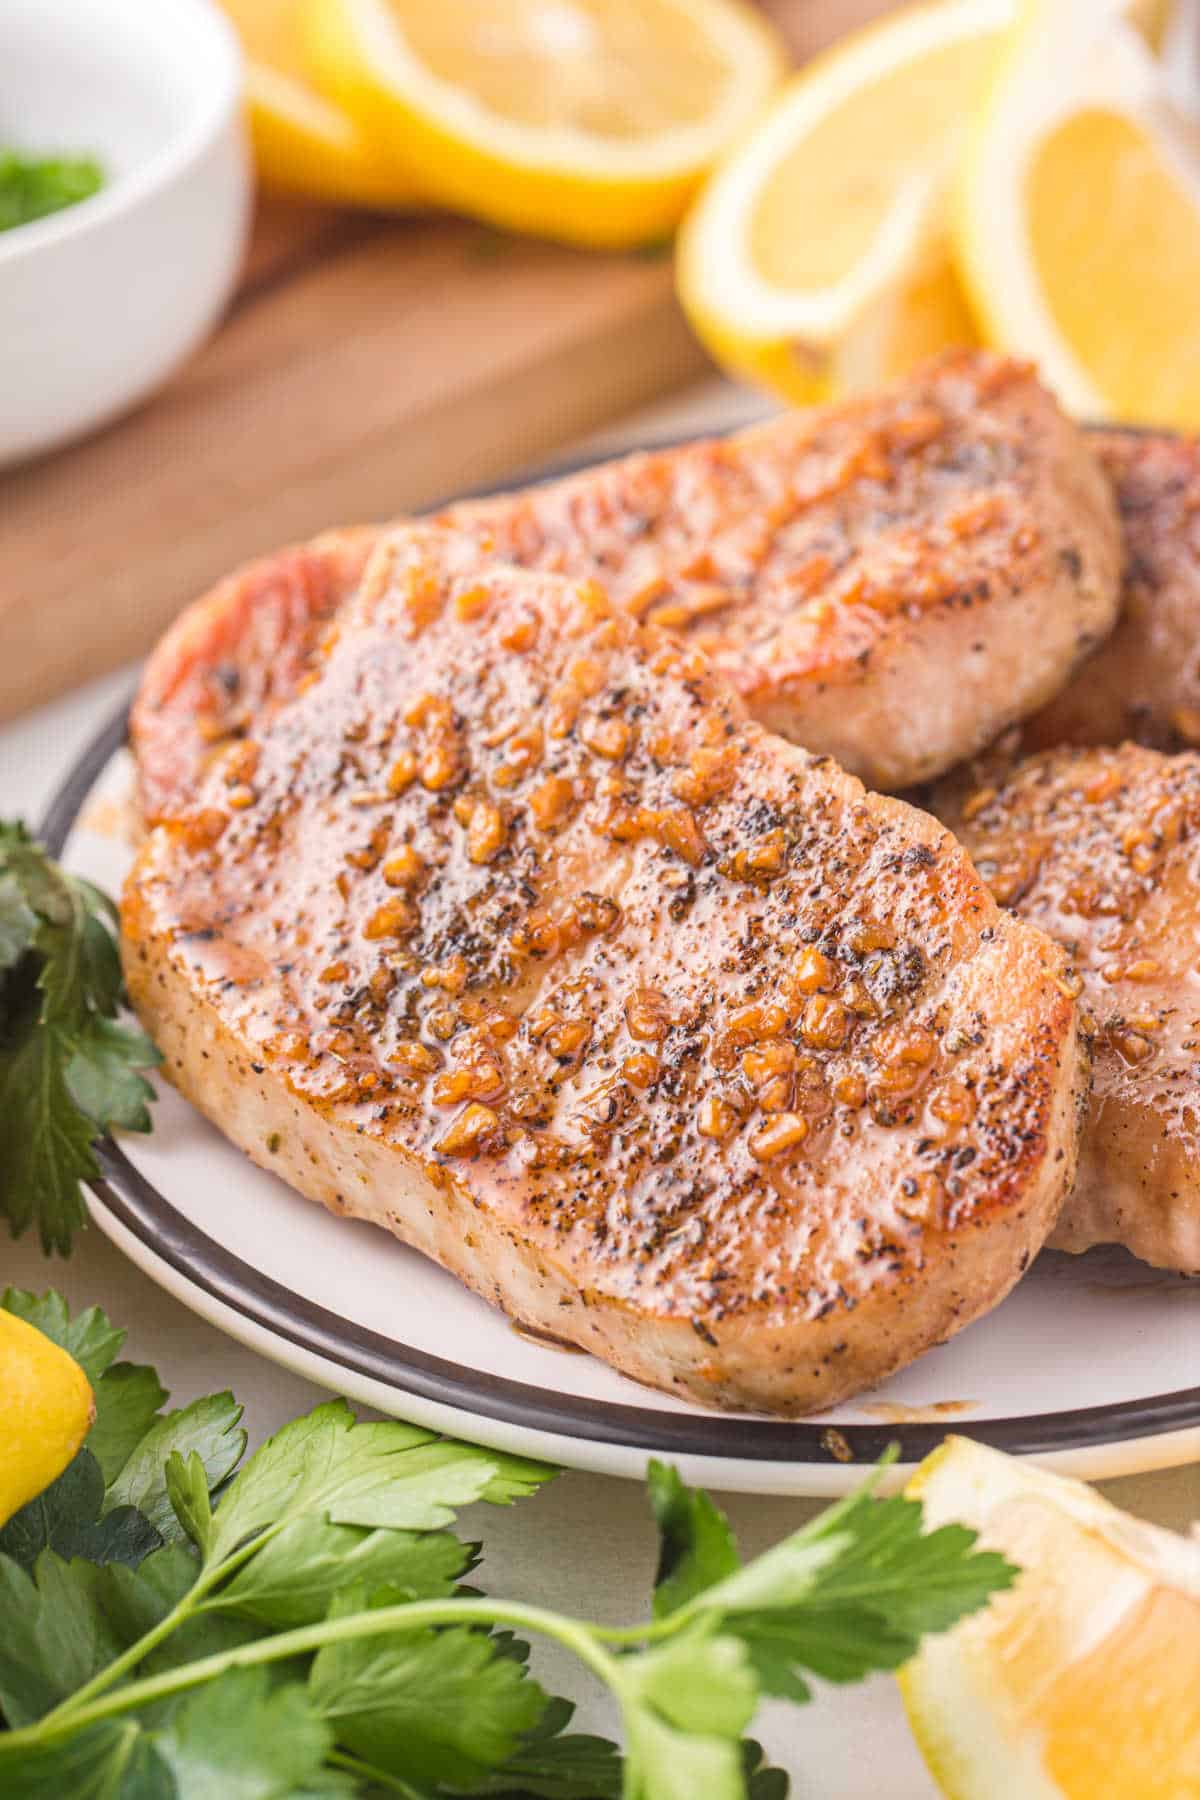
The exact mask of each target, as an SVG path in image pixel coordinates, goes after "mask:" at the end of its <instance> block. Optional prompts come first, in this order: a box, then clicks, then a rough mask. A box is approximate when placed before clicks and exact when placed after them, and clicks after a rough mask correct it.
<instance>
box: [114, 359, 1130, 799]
mask: <svg viewBox="0 0 1200 1800" xmlns="http://www.w3.org/2000/svg"><path fill="white" fill-rule="evenodd" d="M441 522H442V523H446V524H449V525H452V526H454V527H455V528H457V529H463V530H468V531H469V532H470V533H471V535H472V536H474V537H476V538H478V540H479V542H480V547H481V550H482V551H483V553H484V554H485V555H486V556H488V557H491V558H497V557H498V558H501V559H503V560H506V561H508V562H512V563H518V564H521V565H523V566H527V567H534V568H539V569H544V570H553V571H556V572H565V573H567V574H569V575H572V576H579V577H584V578H588V577H590V578H593V579H595V580H597V581H599V582H601V583H602V584H603V586H604V587H605V589H606V591H607V592H608V593H609V594H610V595H611V597H612V598H613V599H614V600H616V601H617V603H618V604H619V605H621V606H623V607H624V608H625V609H626V610H628V611H630V612H631V613H633V614H634V615H635V616H636V617H638V618H641V619H644V620H647V621H649V622H651V623H653V624H657V625H660V626H662V627H664V628H666V629H668V630H670V631H671V632H672V633H673V634H674V635H676V636H678V637H680V638H682V639H683V640H684V641H686V642H688V643H690V644H695V645H699V646H700V647H702V648H703V649H704V650H705V651H706V652H707V654H708V655H709V657H710V658H711V660H712V662H713V663H714V664H715V666H716V667H717V669H718V670H719V671H720V673H721V674H722V675H723V676H724V677H725V678H726V680H727V681H729V682H730V683H731V684H732V685H733V686H734V687H735V688H737V690H738V691H739V692H740V693H741V694H742V696H743V698H744V699H745V701H746V703H747V705H748V706H749V708H750V711H751V712H752V713H753V714H754V715H755V716H756V717H757V718H758V719H760V720H761V722H762V723H763V724H765V725H768V726H769V727H770V728H771V729H772V730H774V731H779V732H781V733H782V734H783V735H784V736H785V737H788V738H791V739H792V740H793V741H794V742H797V743H803V744H805V745H806V746H807V747H808V748H809V749H811V750H813V751H816V752H820V753H824V754H828V755H832V756H835V757H837V758H838V760H839V761H840V762H842V763H843V764H844V765H845V766H846V767H847V768H849V769H850V770H851V771H852V772H853V773H855V774H858V775H860V776H861V777H862V778H863V779H864V780H865V781H867V782H869V783H871V784H872V785H873V786H877V787H884V788H891V787H902V786H904V785H906V784H907V783H910V782H915V781H920V780H924V779H927V778H929V777H931V776H933V775H936V774H939V773H940V772H941V771H943V770H945V769H947V768H949V767H950V765H951V764H952V763H954V762H956V761H957V760H958V759H959V758H961V757H964V756H968V755H971V754H973V753H974V752H975V751H976V750H979V749H982V747H983V746H984V745H985V744H987V743H989V742H990V741H991V739H992V738H994V737H995V736H996V735H997V733H998V732H1000V731H1001V730H1003V729H1004V728H1005V727H1006V726H1008V725H1010V724H1011V723H1012V722H1013V721H1014V720H1018V719H1022V718H1024V717H1025V716H1026V715H1027V714H1028V713H1030V712H1032V711H1033V710H1034V709H1035V708H1036V707H1038V706H1040V705H1042V704H1043V702H1044V701H1046V700H1047V699H1049V697H1050V696H1051V695H1052V694H1053V693H1054V692H1055V691H1056V690H1057V689H1058V688H1059V687H1061V685H1062V683H1063V682H1064V681H1065V680H1066V679H1067V677H1068V675H1069V674H1070V672H1071V670H1072V669H1073V668H1074V667H1075V666H1076V664H1077V663H1078V662H1079V661H1080V660H1081V659H1082V658H1083V657H1085V656H1087V655H1088V654H1089V652H1090V651H1092V650H1093V649H1094V648H1095V647H1096V645H1097V644H1098V643H1100V641H1101V640H1102V639H1103V638H1104V636H1105V634H1106V633H1107V632H1108V631H1109V630H1110V629H1111V626H1112V624H1113V621H1114V619H1115V617H1116V607H1117V576H1118V567H1119V548H1118V534H1117V523H1116V514H1115V510H1114V507H1113V503H1112V498H1111V495H1110V493H1109V491H1108V488H1107V485H1106V484H1105V482H1104V480H1103V478H1102V476H1101V474H1100V472H1099V469H1098V467H1097V465H1096V463H1095V460H1094V458H1093V456H1092V454H1091V452H1090V451H1089V449H1088V448H1087V445H1086V443H1085V441H1084V439H1083V437H1082V436H1081V434H1080V433H1079V432H1078V431H1077V430H1076V428H1075V427H1074V426H1073V425H1071V424H1069V423H1068V421H1067V420H1066V419H1065V418H1064V417H1063V415H1062V414H1061V413H1060V412H1059V410H1058V408H1057V407H1056V406H1055V404H1054V402H1053V401H1052V400H1051V398H1050V397H1049V395H1048V394H1047V393H1046V392H1045V390H1044V389H1043V388H1041V387H1040V386H1039V385H1038V383H1037V381H1036V380H1035V379H1034V377H1033V376H1032V374H1030V372H1029V371H1028V369H1027V368H1026V367H1025V366H1024V365H1023V364H1019V363H1014V362H1011V361H1008V360H1005V359H1002V358H997V357H989V356H986V355H983V354H981V353H964V352H958V353H955V354H954V355H952V356H949V357H945V358H943V359H942V360H941V361H939V362H937V363H934V364H933V365H932V366H931V367H930V368H928V369H927V370H925V371H924V372H923V373H922V374H920V375H918V376H915V377H912V378H910V379H909V380H908V381H906V382H904V383H901V384H898V385H897V386H895V387H893V388H891V389H890V390H888V391H887V392H886V393H884V394H883V395H881V396H878V397H876V398H872V399H866V400H855V401H853V402H850V403H848V404H846V405H844V406H840V407H833V408H830V409H828V410H826V411H822V412H810V413H791V414H787V415H785V416H783V417H782V418H779V419H775V420H772V421H771V422H770V423H768V424H766V425H760V426H756V427H754V428H753V429H752V430H750V431H745V432H742V433H740V434H738V435H737V436H735V437H731V438H724V439H722V438H717V439H711V440H708V441H706V442H704V443H697V444H688V445H684V446H682V447H680V448H678V449H671V450H664V451H657V452H654V453H647V454H641V455H637V456H632V457H626V458H625V459H623V460H622V461H620V462H613V463H607V464H601V465H600V466H598V467H595V468H592V469H587V470H585V471H583V473H581V474H579V475H572V476H569V477H568V478H566V479H565V480H561V481H555V482H550V483H548V484H547V485H545V486H542V487H536V488H530V489H527V490H526V491H524V492H523V493H518V494H504V495H499V496H497V497H496V498H494V499H490V500H484V501H472V502H468V503H465V504H463V505H461V506H457V507H454V508H452V509H451V510H450V511H449V512H447V513H445V514H443V515H441ZM364 546H365V539H364V537H363V535H362V534H361V533H360V534H352V535H351V537H350V539H349V548H350V554H347V542H346V540H345V538H344V537H343V536H342V535H339V534H331V535H330V536H328V537H326V538H324V539H318V540H317V542H316V543H315V544H314V545H312V546H309V547H308V548H307V549H306V550H301V551H294V550H293V551H288V552H286V553H284V558H283V560H282V562H281V564H280V566H279V571H278V576H277V578H273V577H272V570H271V564H270V560H269V559H267V560H266V561H265V562H263V563H258V564H255V565H253V566H252V568H251V569H250V570H249V571H248V572H247V573H246V574H245V575H244V576H242V577H238V576H234V577H232V578H231V579H230V580H229V581H228V582H226V583H223V584H222V586H221V588H219V589H218V590H217V591H216V593H215V594H214V595H210V596H208V597H206V598H205V599H203V600H201V601H199V602H198V603H197V604H196V605H195V606H194V607H192V608H191V609H190V610H189V611H188V612H187V613H185V614H184V615H183V617H182V619H181V620H180V622H179V623H178V624H177V625H176V626H175V627H174V629H173V630H172V631H170V632H168V634H167V636H166V637H165V638H164V640H163V642H162V644H161V645H160V646H159V649H158V650H157V651H156V653H155V655H154V656H153V657H152V658H151V661H150V664H149V667H148V670H147V674H146V678H145V682H144V684H143V688H142V691H141V693H140V695H139V697H138V700H137V703H136V705H135V708H134V713H133V722H132V730H133V740H134V745H135V749H136V751H137V755H138V762H139V768H140V774H141V785H142V799H143V807H144V810H145V812H146V814H147V816H148V817H150V818H154V817H156V816H157V815H158V813H159V812H160V811H162V810H163V809H164V807H165V805H166V804H167V798H168V796H169V794H170V792H171V790H172V788H173V787H181V788H186V787H187V786H188V785H190V784H191V783H192V782H193V781H194V780H195V777H196V772H197V769H198V768H199V767H201V766H202V765H203V763H204V760H205V759H206V757H207V756H208V755H209V753H210V752H211V747H212V745H213V743H214V742H217V741H219V740H220V739H221V738H222V737H223V736H225V735H228V734H229V733H237V732H240V731H241V730H243V729H245V722H246V719H247V717H248V716H250V714H249V713H248V707H247V701H248V699H249V700H257V701H261V700H262V699H263V698H268V699H271V698H274V699H275V700H282V699H284V698H286V696H287V694H288V692H290V691H291V688H292V687H293V686H294V684H295V681H296V679H298V677H299V675H300V673H302V671H303V668H304V666H305V664H306V659H307V657H308V655H309V653H310V652H311V649H312V647H313V645H314V644H315V642H317V641H318V640H319V638H320V635H321V627H322V625H323V624H324V622H325V621H326V620H327V619H328V618H329V617H330V616H331V615H332V614H333V613H334V612H335V611H336V610H337V607H338V606H339V605H340V604H341V603H342V602H343V600H344V599H345V598H346V596H347V594H348V592H349V591H351V590H352V587H353V584H354V581H355V579H356V578H357V572H358V571H357V559H358V558H360V557H361V555H362V554H363V552H364ZM264 621H265V622H264ZM264 661H265V662H269V663H270V664H271V668H270V672H269V674H266V673H264V669H263V667H262V665H263V663H264ZM267 684H269V687H268V685H267Z"/></svg>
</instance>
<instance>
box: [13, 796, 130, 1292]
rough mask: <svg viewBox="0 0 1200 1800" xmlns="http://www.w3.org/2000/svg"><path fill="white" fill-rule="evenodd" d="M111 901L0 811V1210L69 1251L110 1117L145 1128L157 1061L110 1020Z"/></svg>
mask: <svg viewBox="0 0 1200 1800" xmlns="http://www.w3.org/2000/svg"><path fill="white" fill-rule="evenodd" d="M116 918H117V915H116V908H115V907H114V906H113V903H112V901H111V900H109V899H108V897H107V896H106V895H105V894H102V893H101V892H100V890H99V889H98V888H95V887H93V886H92V884H91V883H90V882H88V881H83V880H81V879H80V878H79V877H78V876H75V875H68V874H67V873H66V872H65V871H64V870H62V869H60V868H59V867H58V865H57V863H55V862H54V861H52V859H51V858H50V857H49V856H48V855H47V854H46V852H45V851H44V850H43V849H42V848H41V847H40V845H38V844H36V843H35V842H34V841H33V839H32V838H31V837H30V835H29V833H28V832H27V831H26V830H25V827H24V826H23V825H20V824H4V823H3V822H0V1215H2V1216H3V1217H5V1218H6V1219H7V1220H8V1222H9V1225H10V1227H11V1228H12V1233H13V1236H14V1237H18V1236H19V1235H20V1234H21V1232H23V1231H24V1230H25V1229H26V1227H27V1226H28V1225H30V1224H36V1226H37V1229H38V1233H39V1235H40V1237H41V1240H42V1248H43V1249H44V1250H46V1251H47V1253H49V1252H50V1251H52V1250H57V1251H59V1252H61V1254H62V1255H64V1256H65V1255H66V1254H67V1253H68V1251H69V1250H70V1248H71V1239H72V1237H73V1235H74V1233H75V1231H76V1230H77V1229H78V1228H79V1227H80V1226H81V1225H82V1224H84V1222H85V1220H86V1217H87V1215H86V1212H85V1209H84V1204H83V1196H82V1194H81V1192H80V1186H79V1184H80V1182H81V1181H88V1180H90V1179H92V1178H93V1177H94V1176H96V1175H98V1174H99V1172H100V1171H99V1166H98V1165H97V1162H96V1158H95V1155H94V1153H93V1150H92V1145H93V1143H94V1142H95V1140H96V1139H97V1138H98V1137H100V1136H101V1135H102V1134H103V1133H104V1132H106V1131H108V1130H109V1129H110V1128H111V1127H112V1126H114V1125H119V1126H122V1127H123V1128H124V1129H125V1130H127V1131H149V1129H150V1114H149V1112H148V1111H147V1107H146V1102H147V1101H148V1100H150V1099H152V1098H153V1090H152V1088H151V1087H150V1085H149V1083H148V1082H147V1081H146V1080H145V1079H144V1078H143V1076H142V1074H141V1072H140V1071H142V1070H144V1069H149V1068H152V1067H153V1066H154V1064H155V1063H157V1062H158V1060H159V1057H158V1052H157V1050H156V1049H155V1048H154V1045H153V1044H152V1043H151V1042H150V1040H149V1038H148V1037H146V1036H145V1034H144V1033H143V1032H141V1031H138V1030H136V1029H135V1028H133V1027H130V1026H126V1025H122V1024H119V1023H118V1022H117V1018H116V1015H117V1011H118V1009H119V1007H120V1003H121V992H122V990H121V964H120V959H119V958H118V956H117V946H116V941H115V938H114V935H113V933H114V931H115V928H116Z"/></svg>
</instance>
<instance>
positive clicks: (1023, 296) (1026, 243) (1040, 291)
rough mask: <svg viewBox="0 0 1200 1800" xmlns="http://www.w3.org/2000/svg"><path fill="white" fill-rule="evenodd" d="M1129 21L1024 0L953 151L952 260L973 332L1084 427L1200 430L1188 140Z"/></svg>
mask: <svg viewBox="0 0 1200 1800" xmlns="http://www.w3.org/2000/svg"><path fill="white" fill-rule="evenodd" d="M1129 13H1130V9H1126V8H1123V7H1121V6H1119V5H1117V4H1115V0H1032V3H1029V4H1026V5H1025V6H1024V7H1023V9H1022V16H1021V22H1020V26H1019V28H1018V30H1017V31H1016V32H1015V34H1014V36H1013V39H1012V42H1011V45H1010V47H1009V48H1008V50H1007V52H1006V54H1005V57H1004V59H1003V62H1002V65H1001V68H1000V71H999V73H998V75H997V77H996V81H995V85H994V88H993V90H992V92H991V94H990V97H989V98H988V99H987V100H986V102H985V104H984V106H983V108H982V111H981V113H980V116H979V119H978V121H977V123H976V126H975V127H974V129H973V132H972V134H971V138H970V141H969V145H968V150H967V156H966V161H965V168H964V176H963V181H962V186H961V192H960V196H959V206H958V225H957V236H958V247H959V259H960V265H961V268H962V271H963V276H964V280H965V282H966V285H967V288H968V291H969V294H970V297H971V301H972V305H973V308H974V310H975V312H976V314H977V317H978V319H979V322H980V325H981V327H982V330H983V332H984V334H985V336H986V337H987V338H988V339H989V340H990V341H991V342H992V343H995V344H998V345H1002V346H1006V347H1011V348H1016V349H1019V350H1020V351H1021V352H1022V353H1023V354H1025V355H1028V356H1033V357H1036V358H1037V360H1038V362H1039V364H1040V365H1041V369H1042V373H1043V374H1044V375H1045V377H1046V379H1047V380H1048V381H1049V382H1050V384H1051V385H1052V386H1053V387H1054V388H1055V389H1056V391H1057V393H1058V396H1059V398H1060V399H1061V400H1062V401H1063V402H1064V404H1065V405H1066V406H1067V407H1069V408H1070V409H1071V410H1072V411H1074V412H1076V413H1078V414H1080V415H1082V416H1085V417H1094V418H1098V417H1107V418H1118V419H1130V420H1136V421H1142V422H1145V423H1148V424H1159V425H1173V426H1182V427H1196V426H1198V425H1200V306H1198V305H1197V300H1196V296H1197V294H1198V293H1200V136H1198V134H1197V129H1196V126H1195V125H1194V124H1193V123H1191V122H1189V121H1188V120H1186V119H1184V118H1183V117H1182V116H1181V115H1180V114H1178V113H1177V112H1176V111H1175V109H1174V108H1173V106H1172V103H1171V100H1170V97H1169V93H1168V89H1167V82H1166V77H1165V75H1164V71H1163V69H1162V66H1161V65H1160V63H1159V62H1158V61H1157V59H1156V58H1155V56H1154V54H1153V52H1152V50H1151V48H1150V46H1149V44H1148V43H1147V40H1146V37H1145V36H1144V35H1143V34H1142V33H1141V32H1139V31H1138V30H1137V29H1135V27H1134V24H1133V23H1132V22H1131V16H1132V15H1131V14H1130V16H1127V14H1129Z"/></svg>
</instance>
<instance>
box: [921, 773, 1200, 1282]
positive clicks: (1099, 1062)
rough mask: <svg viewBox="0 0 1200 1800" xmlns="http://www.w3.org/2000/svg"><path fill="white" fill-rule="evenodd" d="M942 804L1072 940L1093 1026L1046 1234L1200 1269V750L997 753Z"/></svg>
mask: <svg viewBox="0 0 1200 1800" xmlns="http://www.w3.org/2000/svg"><path fill="white" fill-rule="evenodd" d="M980 783H982V785H980ZM935 804H936V809H937V812H938V814H939V816H940V817H941V818H942V819H943V820H944V821H945V823H946V824H947V825H949V826H950V827H951V828H952V829H953V830H954V831H955V833H956V834H957V835H958V837H959V839H960V840H961V842H962V843H963V844H964V845H965V846H966V847H967V849H968V850H969V851H970V852H971V855H972V856H973V857H974V859H975V866H976V868H977V869H978V870H979V873H980V874H981V875H982V876H983V878H984V880H985V881H986V882H987V884H988V886H989V887H990V888H991V890H992V893H993V894H994V896H995V897H996V899H997V900H998V901H1000V902H1001V904H1002V905H1004V906H1010V907H1013V908H1014V909H1015V910H1016V912H1017V913H1018V914H1019V915H1020V916H1021V917H1022V918H1023V919H1027V920H1029V921H1030V922H1031V923H1033V924H1035V925H1038V926H1040V927H1041V928H1042V929H1043V930H1044V931H1047V932H1049V933H1050V934H1051V935H1052V936H1054V937H1056V938H1057V939H1059V940H1060V942H1062V943H1063V944H1064V945H1065V946H1066V948H1067V950H1068V951H1069V953H1070V955H1071V957H1072V959H1073V962H1074V966H1075V969H1076V970H1077V972H1078V980H1079V981H1080V983H1081V985H1082V993H1083V1002H1084V1004H1085V1006H1086V1007H1087V1008H1088V1009H1089V1011H1090V1012H1091V1014H1092V1015H1093V1017H1094V1020H1095V1062H1094V1067H1095V1076H1094V1084H1093V1089H1092V1099H1091V1105H1090V1111H1089V1117H1088V1123H1087V1126H1086V1128H1085V1131H1084V1137H1083V1144H1082V1147H1081V1150H1080V1161H1079V1179H1078V1182H1077V1185H1076V1188H1075V1192H1074V1193H1073V1194H1072V1196H1071V1198H1070V1199H1069V1200H1068V1202H1067V1205H1066V1207H1065V1209H1064V1211H1063V1215H1062V1218H1061V1220H1060V1222H1059V1225H1058V1228H1057V1230H1056V1231H1055V1233H1054V1236H1053V1237H1052V1239H1051V1242H1052V1243H1053V1244H1055V1245H1057V1246H1058V1247H1060V1248H1062V1249H1065V1250H1086V1249H1087V1248H1088V1247H1089V1246H1090V1245H1092V1244H1101V1243H1119V1244H1124V1245H1126V1247H1127V1248H1128V1249H1130V1250H1132V1251H1133V1253H1134V1255H1135V1256H1140V1257H1141V1258H1142V1259H1143V1260H1144V1261H1146V1262H1149V1263H1154V1264H1157V1265H1158V1266H1159V1267H1161V1268H1168V1269H1181V1270H1187V1271H1189V1272H1191V1273H1200V973H1198V971H1197V960H1196V946H1197V943H1198V942H1200V756H1197V755H1195V754H1192V753H1186V754H1183V755H1179V756H1163V755H1160V754H1159V753H1158V752H1156V751H1153V750H1147V749H1144V748H1141V747H1140V746H1138V745H1135V744H1124V745H1122V746H1121V747H1120V748H1119V749H1115V750H1107V749H1083V748H1079V749H1064V750H1059V751H1048V752H1045V753H1044V754H1042V755H1038V756H1033V757H1029V758H1026V759H1024V760H1020V761H1018V762H1017V763H1016V764H1015V765H1014V766H1012V767H1005V766H1003V765H1002V764H1001V762H1000V761H999V759H998V758H996V759H993V760H992V762H991V764H990V765H989V766H987V767H985V768H983V769H977V770H976V771H975V772H974V773H973V774H972V775H963V776H961V777H959V778H957V779H956V780H955V781H954V782H953V783H947V784H944V785H943V787H942V788H941V789H940V790H939V793H938V796H937V798H936V801H935Z"/></svg>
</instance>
